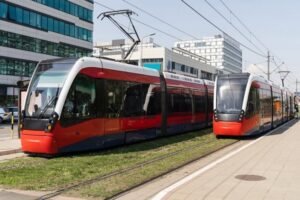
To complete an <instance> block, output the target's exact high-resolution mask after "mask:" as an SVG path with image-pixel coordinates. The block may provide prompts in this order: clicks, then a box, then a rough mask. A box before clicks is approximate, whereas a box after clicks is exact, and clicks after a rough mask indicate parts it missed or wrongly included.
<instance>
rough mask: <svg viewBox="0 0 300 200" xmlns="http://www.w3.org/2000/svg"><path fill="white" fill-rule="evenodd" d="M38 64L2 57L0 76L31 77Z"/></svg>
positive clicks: (0, 58) (0, 60) (0, 59)
mask: <svg viewBox="0 0 300 200" xmlns="http://www.w3.org/2000/svg"><path fill="white" fill-rule="evenodd" d="M36 65H37V62H35V61H26V60H19V59H16V58H6V57H0V74H1V75H12V76H27V77H30V76H31V75H32V73H33V71H34V69H35V66H36Z"/></svg>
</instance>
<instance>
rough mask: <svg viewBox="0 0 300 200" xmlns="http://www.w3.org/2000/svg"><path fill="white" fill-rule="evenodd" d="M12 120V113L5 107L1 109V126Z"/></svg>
mask: <svg viewBox="0 0 300 200" xmlns="http://www.w3.org/2000/svg"><path fill="white" fill-rule="evenodd" d="M10 119H11V113H10V112H9V110H8V109H7V108H5V107H0V124H1V123H3V122H5V121H9V120H10Z"/></svg>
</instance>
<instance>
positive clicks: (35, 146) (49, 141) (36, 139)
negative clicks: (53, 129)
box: [21, 130, 58, 155]
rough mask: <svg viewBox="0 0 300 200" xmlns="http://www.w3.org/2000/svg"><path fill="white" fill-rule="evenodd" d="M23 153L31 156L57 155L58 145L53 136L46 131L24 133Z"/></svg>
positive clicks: (22, 137) (22, 139) (22, 136)
mask: <svg viewBox="0 0 300 200" xmlns="http://www.w3.org/2000/svg"><path fill="white" fill-rule="evenodd" d="M21 145H22V151H23V152H24V153H29V154H50V155H51V154H56V153H57V149H58V148H57V144H56V141H55V138H54V137H53V135H52V134H49V133H45V132H44V131H32V130H31V131H25V130H24V131H22V132H21Z"/></svg>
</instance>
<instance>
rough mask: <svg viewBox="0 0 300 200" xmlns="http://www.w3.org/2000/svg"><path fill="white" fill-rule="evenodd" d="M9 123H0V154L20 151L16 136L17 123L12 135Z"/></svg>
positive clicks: (18, 140) (19, 143)
mask: <svg viewBox="0 0 300 200" xmlns="http://www.w3.org/2000/svg"><path fill="white" fill-rule="evenodd" d="M10 128H11V126H10V125H9V124H0V156H4V155H9V154H14V153H18V152H21V142H20V139H19V138H18V131H17V124H15V125H14V133H13V135H12V132H11V129H10Z"/></svg>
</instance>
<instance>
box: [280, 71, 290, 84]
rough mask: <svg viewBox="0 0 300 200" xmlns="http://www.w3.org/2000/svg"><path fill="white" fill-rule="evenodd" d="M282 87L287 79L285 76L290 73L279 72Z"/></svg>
mask: <svg viewBox="0 0 300 200" xmlns="http://www.w3.org/2000/svg"><path fill="white" fill-rule="evenodd" d="M278 73H279V75H280V79H281V83H282V87H284V79H285V78H286V77H287V75H288V74H289V73H290V71H279V72H278Z"/></svg>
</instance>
